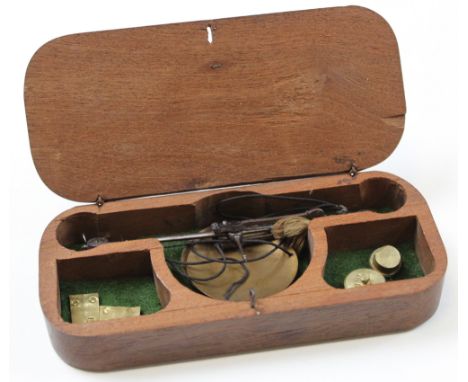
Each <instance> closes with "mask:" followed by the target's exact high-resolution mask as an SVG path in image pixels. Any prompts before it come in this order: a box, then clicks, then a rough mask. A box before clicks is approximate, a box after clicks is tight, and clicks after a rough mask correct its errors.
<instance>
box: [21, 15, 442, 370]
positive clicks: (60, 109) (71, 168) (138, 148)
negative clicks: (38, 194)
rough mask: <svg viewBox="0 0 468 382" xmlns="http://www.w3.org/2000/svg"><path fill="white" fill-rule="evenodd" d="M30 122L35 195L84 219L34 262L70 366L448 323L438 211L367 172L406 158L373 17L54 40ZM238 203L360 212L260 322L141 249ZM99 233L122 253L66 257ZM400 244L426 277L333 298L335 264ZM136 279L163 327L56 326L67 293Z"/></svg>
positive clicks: (319, 233)
mask: <svg viewBox="0 0 468 382" xmlns="http://www.w3.org/2000/svg"><path fill="white" fill-rule="evenodd" d="M207 28H208V30H207ZM207 32H211V34H212V39H210V41H208V38H207V36H208V34H207ZM25 105H26V113H27V121H28V128H29V135H30V143H31V150H32V155H33V158H34V162H35V165H36V168H37V171H38V172H39V174H40V176H41V178H42V179H43V181H44V182H45V183H46V184H47V186H48V187H50V189H51V190H53V191H54V192H55V193H57V194H59V195H61V196H63V197H66V198H68V199H71V200H75V201H78V202H88V203H91V204H86V205H80V206H77V207H75V208H72V209H71V210H68V211H65V212H64V213H62V214H61V215H59V216H58V217H56V218H55V219H54V220H53V221H52V222H51V223H50V224H49V226H48V227H47V228H46V230H45V233H44V235H43V238H42V241H41V246H40V300H41V305H42V309H43V312H44V315H45V318H46V322H47V326H48V330H49V333H50V337H51V340H52V343H53V345H54V347H55V349H56V351H57V352H58V353H59V355H60V356H61V357H62V358H63V359H64V360H65V361H66V362H67V363H69V364H70V365H73V366H75V367H78V368H82V369H88V370H112V369H117V368H127V367H134V366H140V365H146V364H154V363H162V362H172V361H178V360H183V359H191V358H199V357H207V356H215V355H216V356H217V355H221V354H228V353H237V352H247V351H253V350H261V349H266V348H273V347H282V346H290V345H296V344H306V343H313V342H319V341H328V340H336V339H343V338H351V337H358V336H369V335H374V334H381V333H388V332H395V331H402V330H407V329H410V328H413V327H415V326H416V325H418V324H420V323H422V322H423V321H425V320H427V319H428V318H429V317H430V316H431V315H432V314H433V313H434V311H435V310H436V308H437V305H438V301H439V297H440V293H441V287H442V280H443V276H444V273H445V270H446V265H447V260H446V254H445V251H444V247H443V244H442V241H441V239H440V237H439V234H438V232H437V228H436V226H435V224H434V221H433V219H432V216H431V213H430V211H429V208H428V206H427V204H426V202H425V201H424V199H423V197H422V196H421V194H420V193H419V192H418V191H417V190H416V189H415V188H414V187H413V186H411V185H410V184H408V183H407V182H406V181H404V180H403V179H400V178H399V177H397V176H395V175H391V174H387V173H382V172H362V171H361V170H364V169H366V168H368V167H370V166H373V165H375V164H377V163H379V162H381V161H382V160H384V159H385V158H387V157H388V156H389V155H390V153H391V152H392V151H393V150H394V149H395V147H396V145H397V144H398V142H399V140H400V138H401V136H402V133H403V127H404V116H405V100H404V92H403V84H402V75H401V69H400V60H399V54H398V47H397V42H396V40H395V36H394V34H393V32H392V30H391V29H390V27H389V25H388V24H387V23H386V22H385V21H384V20H383V19H382V18H381V17H380V16H379V15H377V14H375V13H373V12H372V11H369V10H367V9H364V8H360V7H343V8H330V9H318V10H309V11H300V12H291V13H282V14H271V15H262V16H251V17H240V18H233V19H222V20H210V21H200V22H190V23H182V24H172V25H163V26H151V27H143V28H135V29H124V30H115V31H105V32H95V33H83V34H76V35H70V36H65V37H61V38H58V39H56V40H53V41H51V42H49V43H47V44H45V45H44V46H43V47H41V48H40V49H39V50H38V52H37V53H36V54H35V55H34V57H33V58H32V60H31V62H30V65H29V67H28V70H27V74H26V80H25ZM224 186H231V187H229V188H221V187H224ZM182 191H183V192H182ZM246 191H248V192H258V193H263V194H269V195H308V194H310V193H311V192H312V195H316V196H319V197H320V198H323V199H327V200H334V201H336V202H339V203H342V204H345V205H347V206H351V210H352V211H351V212H350V213H348V214H344V215H335V216H326V217H322V218H317V219H314V220H312V221H311V223H310V226H309V229H308V240H309V247H310V255H311V262H310V264H309V266H308V268H307V269H306V270H305V272H304V274H303V275H302V276H301V277H300V278H299V279H298V280H297V281H296V282H294V283H293V284H292V285H291V286H290V287H288V288H287V289H285V290H283V291H282V292H280V293H277V294H275V295H273V296H270V297H267V298H262V299H259V300H258V301H257V305H256V308H255V309H252V307H251V306H250V303H249V302H231V301H222V300H215V299H212V298H209V297H206V296H204V295H202V294H198V293H195V292H193V291H191V290H189V289H188V288H186V287H184V286H183V285H182V284H181V283H179V282H178V281H177V280H176V279H175V278H174V276H173V275H172V273H171V272H170V270H169V268H168V265H167V263H166V261H165V259H164V254H163V248H162V246H161V243H160V242H159V241H158V240H156V239H154V238H148V237H150V236H151V235H157V234H170V233H177V232H184V231H188V230H191V229H199V228H202V227H204V226H207V225H208V224H209V223H210V222H211V221H215V220H216V218H217V216H216V213H215V211H214V210H213V205H214V203H215V202H216V201H217V200H219V199H220V198H221V197H224V196H226V195H231V194H232V193H235V192H246ZM176 192H177V193H176ZM142 196H147V197H145V198H143V197H142ZM380 207H382V208H383V210H380V211H377V210H378V209H379V208H380ZM103 232H105V233H106V234H107V235H109V236H110V237H111V242H110V243H108V244H104V245H101V246H99V247H96V248H94V249H89V250H87V251H74V250H72V249H70V248H69V245H70V244H72V243H74V242H76V241H79V240H80V238H81V236H82V235H83V234H86V235H87V236H92V235H97V234H99V233H103ZM404 240H410V241H411V242H412V243H413V244H414V250H415V253H416V255H417V259H418V261H419V263H420V266H421V268H422V270H423V272H424V275H423V276H422V277H417V278H407V279H402V280H398V281H392V282H387V283H385V284H380V285H372V286H369V287H364V288H354V289H342V288H335V287H333V286H331V285H330V284H329V283H327V282H326V281H325V280H324V276H323V275H324V268H325V265H326V262H327V257H328V256H329V254H330V253H331V252H334V251H340V250H354V249H360V248H371V247H377V246H380V245H384V244H397V243H399V242H401V241H404ZM143 273H145V274H146V273H147V274H150V275H152V276H153V277H154V282H155V285H156V290H157V294H158V298H159V299H160V301H161V304H162V307H163V309H161V310H160V311H158V312H157V313H154V314H148V315H142V316H139V317H132V318H125V319H120V320H109V321H98V322H93V323H87V324H73V323H69V322H66V321H65V320H64V319H63V318H62V316H61V313H60V312H61V296H60V282H61V281H62V280H68V281H74V280H76V281H79V280H82V279H88V278H95V279H106V278H118V277H120V276H132V275H140V274H143Z"/></svg>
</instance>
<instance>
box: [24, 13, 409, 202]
mask: <svg viewBox="0 0 468 382" xmlns="http://www.w3.org/2000/svg"><path fill="white" fill-rule="evenodd" d="M207 28H208V29H209V30H207ZM208 32H211V33H212V41H208ZM25 104H26V114H27V121H28V128H29V135H30V143H31V150H32V155H33V158H34V162H35V165H36V168H37V171H38V172H39V174H40V176H41V178H42V179H43V180H44V182H45V183H46V184H47V185H48V186H49V187H50V188H51V189H52V190H53V191H54V192H56V193H57V194H60V195H62V196H64V197H66V198H69V199H73V200H77V201H95V200H96V199H97V197H98V196H99V195H100V196H101V197H102V198H103V199H105V200H110V199H118V198H129V197H134V196H142V195H152V194H161V193H169V192H175V191H182V190H192V189H200V188H208V187H215V186H223V185H231V184H242V183H252V182H260V181H267V180H274V179H287V178H294V177H304V176H313V175H323V174H332V173H339V172H344V171H348V170H349V168H350V167H351V166H352V165H353V164H354V165H355V166H357V168H359V169H364V168H367V167H369V166H372V165H375V164H377V163H379V162H381V161H382V160H384V159H385V158H386V157H387V156H388V155H390V153H391V152H392V151H393V150H394V148H395V147H396V145H397V144H398V142H399V140H400V137H401V135H402V132H403V126H404V115H405V100H404V93H403V84H402V76H401V68H400V60H399V54H398V46H397V42H396V40H395V36H394V34H393V32H392V30H391V29H390V27H389V25H388V24H387V23H386V22H385V20H384V19H382V18H381V17H380V16H378V15H377V14H375V13H373V12H371V11H369V10H367V9H364V8H360V7H343V8H328V9H318V10H310V11H300V12H290V13H279V14H271V15H261V16H250V17H240V18H233V19H222V20H211V21H200V22H190V23H182V24H172V25H162V26H151V27H143V28H134V29H123V30H114V31H104V32H94V33H82V34H76V35H70V36H65V37H61V38H58V39H56V40H53V41H51V42H49V43H47V44H45V45H44V46H43V47H41V48H40V49H39V50H38V51H37V52H36V54H35V55H34V56H33V58H32V59H31V62H30V64H29V67H28V70H27V74H26V80H25Z"/></svg>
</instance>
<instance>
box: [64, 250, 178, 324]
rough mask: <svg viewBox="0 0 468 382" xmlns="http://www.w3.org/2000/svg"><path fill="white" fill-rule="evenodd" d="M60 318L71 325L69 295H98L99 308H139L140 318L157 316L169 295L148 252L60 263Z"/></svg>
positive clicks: (115, 254)
mask: <svg viewBox="0 0 468 382" xmlns="http://www.w3.org/2000/svg"><path fill="white" fill-rule="evenodd" d="M57 273H58V278H59V289H60V290H59V293H60V314H61V317H62V319H63V320H64V321H67V322H71V316H70V305H69V298H68V297H69V295H72V294H83V293H95V292H97V293H99V300H100V301H99V302H100V305H111V306H128V307H131V306H140V307H141V315H148V314H152V313H156V312H158V311H159V310H161V309H163V308H164V307H165V306H166V305H167V304H168V302H169V299H170V293H169V291H168V290H167V289H166V288H165V287H164V285H163V284H162V283H161V282H160V280H159V279H158V278H157V276H156V275H155V274H154V273H153V266H152V263H151V258H150V254H149V252H148V251H136V252H126V253H112V254H106V255H98V256H87V257H79V258H72V259H60V260H57Z"/></svg>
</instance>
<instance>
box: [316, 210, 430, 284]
mask: <svg viewBox="0 0 468 382" xmlns="http://www.w3.org/2000/svg"><path fill="white" fill-rule="evenodd" d="M325 232H326V236H327V242H328V255H327V260H326V264H325V268H324V272H323V278H324V279H325V281H327V283H328V284H330V285H331V286H333V287H335V288H343V281H344V278H345V277H346V275H347V274H348V273H350V272H351V271H353V270H355V269H358V268H369V267H370V266H369V257H370V255H371V253H372V251H373V250H374V249H376V248H378V247H381V246H383V245H393V246H395V247H396V248H398V250H399V251H400V253H401V256H402V267H401V269H400V271H399V272H398V273H397V274H395V275H394V276H392V277H390V278H387V282H388V281H395V280H404V279H411V278H418V277H423V276H424V275H427V274H429V273H430V272H431V271H432V270H433V264H434V258H433V256H432V254H431V253H430V252H429V251H427V240H426V238H425V236H424V235H423V233H422V229H421V225H420V224H419V222H418V219H417V218H416V217H415V216H407V217H403V218H395V219H388V220H376V221H368V222H362V223H354V224H346V225H337V226H333V227H327V228H326V229H325Z"/></svg>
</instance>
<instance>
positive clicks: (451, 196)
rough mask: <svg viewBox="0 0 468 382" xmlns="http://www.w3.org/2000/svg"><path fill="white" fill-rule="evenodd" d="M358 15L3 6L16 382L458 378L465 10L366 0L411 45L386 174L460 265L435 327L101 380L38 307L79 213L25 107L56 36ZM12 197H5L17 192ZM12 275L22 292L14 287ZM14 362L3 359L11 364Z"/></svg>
mask: <svg viewBox="0 0 468 382" xmlns="http://www.w3.org/2000/svg"><path fill="white" fill-rule="evenodd" d="M348 4H349V3H348V1H292V0H289V1H273V0H270V1H255V0H250V1H239V0H238V1H220V0H218V1H202V0H198V1H175V0H172V1H171V0H167V1H164V2H163V1H159V2H157V1H141V2H138V1H132V2H130V1H128V2H120V1H116V0H114V1H108V2H107V1H87V0H81V1H49V0H42V1H37V0H36V1H24V0H23V1H14V2H13V1H11V2H9V3H7V2H3V3H2V5H1V7H2V10H1V12H0V17H1V28H2V33H1V38H2V43H1V50H0V52H1V53H0V54H1V56H0V65H1V69H2V70H1V75H2V79H1V82H0V89H1V90H0V91H1V96H2V99H1V103H0V105H1V109H0V110H1V113H0V118H1V120H2V125H1V127H0V129H1V130H2V146H3V147H2V151H3V153H4V154H5V153H6V155H4V156H5V157H6V159H5V161H7V163H8V167H9V168H8V170H9V173H10V176H9V177H8V175H6V176H4V177H3V180H6V181H10V188H9V191H10V199H9V203H10V209H9V212H10V213H9V215H7V212H6V211H4V209H3V208H2V210H3V212H4V213H2V215H3V216H4V217H5V216H9V220H8V224H7V228H5V230H2V235H3V234H4V233H5V232H7V230H9V238H5V239H10V246H9V247H10V250H9V251H6V253H2V261H3V259H6V260H9V262H10V268H8V266H4V265H3V264H4V263H3V262H2V267H4V269H3V272H4V276H5V277H2V280H3V284H5V285H3V284H2V289H1V291H0V295H1V296H2V298H4V299H3V300H0V305H1V306H2V311H3V312H4V310H3V308H4V307H5V305H7V304H6V303H5V300H6V296H7V295H8V293H6V292H4V291H6V290H8V287H9V286H10V296H11V306H10V309H11V310H10V316H9V317H8V314H7V313H5V314H3V316H4V317H3V320H5V321H10V333H5V334H6V335H8V334H9V335H10V341H11V346H10V351H11V362H10V368H11V380H13V381H29V380H33V379H34V380H35V381H49V382H52V381H56V380H60V381H113V382H115V381H123V380H132V381H133V380H134V381H146V380H148V381H149V380H159V381H165V382H166V381H176V380H177V381H178V380H190V381H204V382H210V381H219V380H232V381H239V380H245V381H250V380H252V381H253V380H262V381H284V380H287V381H291V382H292V381H293V380H294V379H297V380H317V381H320V380H327V381H334V380H342V381H360V382H362V381H369V380H375V381H393V382H395V381H406V380H408V381H410V380H411V381H414V380H419V379H421V380H423V379H424V380H426V381H433V380H434V381H435V380H453V379H454V373H455V371H456V368H457V362H456V361H457V330H458V329H457V327H458V322H457V310H458V308H457V306H458V301H457V299H458V292H457V290H458V286H457V279H458V275H457V269H458V256H457V210H458V205H457V146H458V140H459V139H462V138H461V136H460V137H457V126H458V125H460V124H461V110H460V111H458V107H457V99H458V97H459V92H458V82H459V72H460V71H461V68H462V64H461V63H459V59H460V58H461V57H460V56H459V55H458V50H459V47H460V46H462V47H464V48H466V45H467V41H466V39H464V40H463V41H462V38H461V32H459V31H458V28H457V20H460V19H461V15H460V12H461V9H458V8H457V3H456V2H455V1H452V2H450V1H424V2H423V1H421V2H418V1H408V0H406V1H397V0H385V1H378V2H377V1H355V4H357V5H363V6H367V7H369V8H371V9H373V10H375V11H377V12H378V13H380V14H381V15H382V16H384V17H385V18H386V19H387V21H388V22H389V23H390V25H391V26H392V27H393V29H394V32H395V34H396V36H397V39H398V42H399V46H400V54H401V60H402V67H403V77H404V84H405V94H406V100H407V108H408V112H407V118H406V127H405V132H404V135H403V138H402V140H401V143H400V145H399V146H398V148H397V149H396V150H395V151H394V152H393V154H392V155H391V157H390V158H388V159H387V160H386V161H385V162H384V163H382V164H380V165H378V166H376V168H375V169H378V170H383V171H388V172H391V173H394V174H397V175H399V176H401V177H403V178H404V179H406V180H407V181H409V182H410V183H412V184H413V185H414V186H416V188H418V189H419V190H420V191H421V193H422V194H423V195H424V196H425V198H426V200H427V202H428V204H429V206H430V207H431V210H432V213H433V215H434V218H435V221H436V224H437V226H438V228H439V231H440V234H441V236H442V239H443V241H444V243H445V246H446V249H447V253H448V257H449V267H448V271H447V275H446V279H445V286H444V290H443V294H442V299H441V302H440V306H439V309H438V310H437V312H436V313H435V315H434V316H433V317H432V318H431V319H430V320H429V321H427V322H426V323H425V324H423V325H422V326H420V327H418V328H416V329H414V330H412V331H409V332H405V333H401V334H393V335H386V336H377V337H372V338H365V339H357V340H347V341H339V342H332V343H326V344H319V345H311V346H302V347H295V348H289V349H284V350H274V351H265V352H258V353H253V354H247V355H238V356H229V357H220V358H215V359H210V360H202V361H192V362H183V363H176V364H171V365H165V366H154V367H146V368H139V369H134V370H127V371H119V372H111V373H89V372H83V371H80V370H76V369H73V368H71V367H69V366H68V365H66V364H65V363H63V362H62V361H61V360H60V359H59V357H58V356H57V355H56V354H55V352H54V350H53V349H52V346H51V344H50V342H49V338H48V335H47V331H46V327H45V323H44V319H43V317H42V313H41V309H40V305H39V297H38V247H39V241H40V237H41V235H42V232H43V230H44V229H45V227H46V225H47V224H48V223H49V221H50V220H51V219H52V218H53V217H55V216H56V215H57V214H59V213H60V212H62V211H64V210H66V209H68V208H70V207H72V206H74V205H76V203H74V202H71V201H68V200H65V199H62V198H61V197H59V196H57V195H55V194H54V193H52V192H51V191H50V190H49V189H48V188H47V187H46V186H45V185H44V184H43V183H42V182H41V180H40V179H39V177H38V175H37V173H36V171H35V168H34V165H33V163H32V159H31V155H30V149H29V142H28V136H27V127H26V120H25V116H24V106H23V99H22V98H23V80H24V73H25V70H26V66H27V64H28V62H29V59H30V57H31V56H32V54H33V53H34V52H35V51H36V49H37V48H39V47H40V46H41V45H42V44H43V43H44V42H46V41H48V40H50V39H52V38H54V37H58V36H61V35H65V34H69V33H76V32H84V31H92V30H104V29H114V28H126V27H133V26H143V25H154V24H161V23H171V22H180V21H194V20H200V19H201V20H203V19H214V18H221V17H231V16H241V15H251V14H259V13H270V12H279V11H290V10H299V9H310V8H319V7H326V6H335V5H348ZM356 49H358V47H356ZM459 67H460V70H459ZM464 70H466V65H465V66H464ZM459 103H461V102H459ZM458 112H460V117H457V115H458ZM465 123H466V118H465ZM2 162H3V163H5V162H4V161H3V160H2ZM2 173H3V172H2ZM0 188H2V189H3V190H2V192H3V193H4V189H7V187H0ZM2 196H3V195H2ZM7 198H8V196H5V197H4V198H2V199H3V200H6V199H7ZM460 229H461V227H460ZM2 241H3V240H2ZM2 248H5V247H4V246H2ZM6 248H8V246H6ZM465 265H466V264H465ZM465 269H466V268H465ZM7 275H9V278H10V285H8V282H7V281H5V280H8V276H7ZM7 324H8V323H7ZM2 327H3V328H8V326H6V325H2ZM3 338H4V337H2V342H4V341H3ZM182 346H183V345H182ZM5 358H6V357H2V359H3V363H5Z"/></svg>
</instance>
